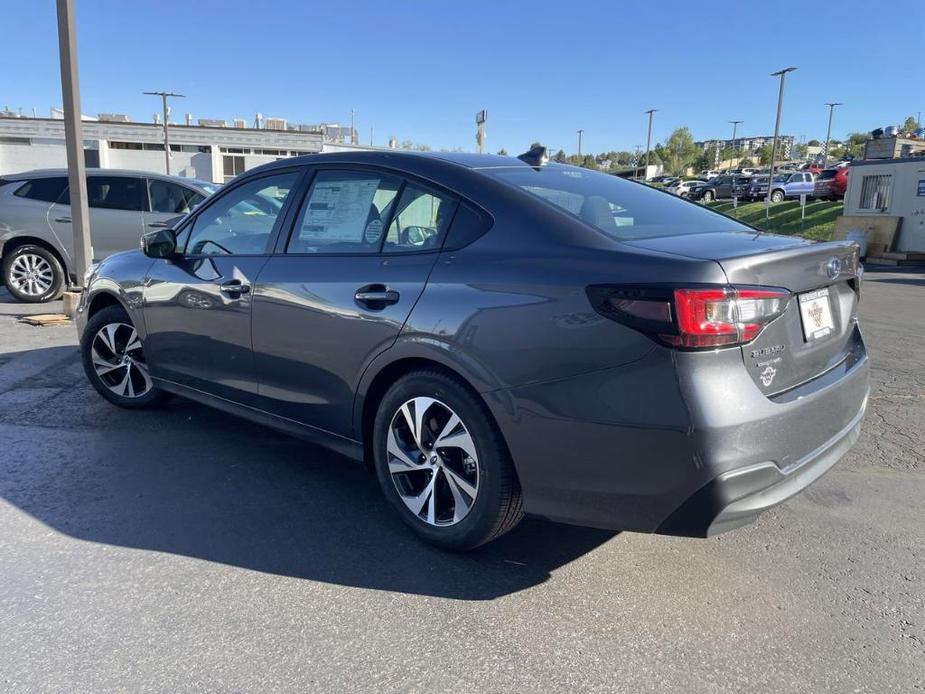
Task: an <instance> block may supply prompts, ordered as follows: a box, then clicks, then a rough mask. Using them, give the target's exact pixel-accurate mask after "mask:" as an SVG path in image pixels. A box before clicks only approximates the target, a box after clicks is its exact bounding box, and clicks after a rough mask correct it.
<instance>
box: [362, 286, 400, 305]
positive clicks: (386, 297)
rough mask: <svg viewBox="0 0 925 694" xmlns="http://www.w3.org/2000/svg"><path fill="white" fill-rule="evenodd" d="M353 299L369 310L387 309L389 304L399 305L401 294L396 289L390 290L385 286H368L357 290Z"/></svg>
mask: <svg viewBox="0 0 925 694" xmlns="http://www.w3.org/2000/svg"><path fill="white" fill-rule="evenodd" d="M353 298H354V299H356V301H357V303H360V304H365V305H367V306H368V307H369V308H385V306H387V305H388V304H397V303H398V300H399V299H400V298H401V294H399V293H398V292H396V291H395V290H394V289H388V288H387V287H386V286H385V285H384V284H368V285H366V286H365V287H360V288H359V289H357V291H356V294H354V295H353Z"/></svg>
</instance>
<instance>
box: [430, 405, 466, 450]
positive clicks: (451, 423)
mask: <svg viewBox="0 0 925 694" xmlns="http://www.w3.org/2000/svg"><path fill="white" fill-rule="evenodd" d="M461 423H462V422H460V420H459V417H457V416H456V413H455V412H451V413H450V418H449V419H448V420H446V424H445V425H444V427H443V431H441V432H440V435H439V436H438V437H437V440H436V441H434V448H440V447H441V446H443V444H442V443H440V442H441V441H442V440H443V439H445V438H446V437H447V436H449V435H450V434H452V433H453V432H454V431H455V430H456V428H457V427H458V426H459V425H460V424H461ZM444 447H445V446H444Z"/></svg>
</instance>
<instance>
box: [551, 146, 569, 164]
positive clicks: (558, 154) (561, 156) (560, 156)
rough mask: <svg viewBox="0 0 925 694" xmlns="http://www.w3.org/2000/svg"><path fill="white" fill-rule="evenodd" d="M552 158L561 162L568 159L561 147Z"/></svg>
mask: <svg viewBox="0 0 925 694" xmlns="http://www.w3.org/2000/svg"><path fill="white" fill-rule="evenodd" d="M552 160H553V161H555V162H558V163H559V164H564V163H565V162H567V161H568V157H567V156H566V154H565V151H564V150H561V149H560V150H559V151H558V152H556V153H555V155H554V156H553V158H552Z"/></svg>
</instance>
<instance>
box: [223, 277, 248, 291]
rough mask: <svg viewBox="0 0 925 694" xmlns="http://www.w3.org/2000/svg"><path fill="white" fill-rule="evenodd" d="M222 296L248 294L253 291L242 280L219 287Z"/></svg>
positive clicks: (232, 281)
mask: <svg viewBox="0 0 925 694" xmlns="http://www.w3.org/2000/svg"><path fill="white" fill-rule="evenodd" d="M218 290H219V291H220V292H221V293H222V294H247V293H248V292H249V291H250V290H251V286H250V285H249V284H244V283H243V282H241V280H231V281H230V282H225V283H224V284H220V285H219V286H218Z"/></svg>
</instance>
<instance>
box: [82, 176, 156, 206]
mask: <svg viewBox="0 0 925 694" xmlns="http://www.w3.org/2000/svg"><path fill="white" fill-rule="evenodd" d="M87 202H88V203H89V204H90V207H91V208H96V209H100V210H122V211H126V212H141V211H142V210H143V209H144V207H145V199H144V181H143V180H142V179H141V178H134V177H131V176H88V177H87Z"/></svg>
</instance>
